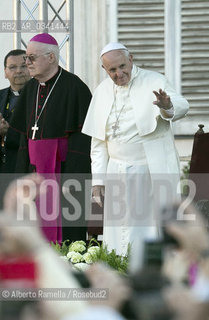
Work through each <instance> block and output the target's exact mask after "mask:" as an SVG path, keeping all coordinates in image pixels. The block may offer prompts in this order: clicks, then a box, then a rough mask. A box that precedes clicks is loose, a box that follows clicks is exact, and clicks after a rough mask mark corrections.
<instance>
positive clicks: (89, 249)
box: [87, 246, 100, 254]
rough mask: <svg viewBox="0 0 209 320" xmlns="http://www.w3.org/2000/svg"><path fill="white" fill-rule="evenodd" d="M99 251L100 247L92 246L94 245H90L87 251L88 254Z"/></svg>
mask: <svg viewBox="0 0 209 320" xmlns="http://www.w3.org/2000/svg"><path fill="white" fill-rule="evenodd" d="M99 251H100V247H98V246H94V247H90V248H88V251H87V252H89V253H90V254H98V253H99Z"/></svg>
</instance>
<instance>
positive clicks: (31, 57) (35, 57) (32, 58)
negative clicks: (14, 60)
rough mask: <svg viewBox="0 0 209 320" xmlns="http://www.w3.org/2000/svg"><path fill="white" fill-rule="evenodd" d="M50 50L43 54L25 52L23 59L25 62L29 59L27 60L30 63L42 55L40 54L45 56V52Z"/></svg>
mask: <svg viewBox="0 0 209 320" xmlns="http://www.w3.org/2000/svg"><path fill="white" fill-rule="evenodd" d="M50 53H51V52H46V53H43V54H38V55H37V54H26V55H24V56H23V59H24V61H25V62H26V60H27V59H29V61H30V62H31V63H33V62H34V61H36V60H37V59H38V58H39V57H42V56H45V55H47V54H50Z"/></svg>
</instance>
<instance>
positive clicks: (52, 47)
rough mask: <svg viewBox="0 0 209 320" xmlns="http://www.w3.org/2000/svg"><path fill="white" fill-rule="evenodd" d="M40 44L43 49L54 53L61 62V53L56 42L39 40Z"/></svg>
mask: <svg viewBox="0 0 209 320" xmlns="http://www.w3.org/2000/svg"><path fill="white" fill-rule="evenodd" d="M39 46H40V48H41V49H43V51H46V52H52V53H54V56H55V59H56V62H57V63H59V54H60V50H59V46H57V45H55V44H48V43H42V42H39Z"/></svg>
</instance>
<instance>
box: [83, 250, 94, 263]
mask: <svg viewBox="0 0 209 320" xmlns="http://www.w3.org/2000/svg"><path fill="white" fill-rule="evenodd" d="M83 259H84V261H86V263H88V264H91V263H93V259H92V254H91V253H89V252H86V253H85V254H84V255H83Z"/></svg>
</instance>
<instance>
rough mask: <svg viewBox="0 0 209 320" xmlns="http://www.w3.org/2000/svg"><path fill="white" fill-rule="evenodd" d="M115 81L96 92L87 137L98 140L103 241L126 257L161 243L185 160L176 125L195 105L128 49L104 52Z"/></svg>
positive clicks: (97, 196)
mask: <svg viewBox="0 0 209 320" xmlns="http://www.w3.org/2000/svg"><path fill="white" fill-rule="evenodd" d="M101 61H102V67H103V68H104V69H105V71H106V72H107V74H108V75H109V77H108V78H107V79H105V80H104V81H102V83H101V84H100V85H99V86H98V87H97V88H96V90H95V92H94V95H93V98H92V101H91V104H90V107H89V111H88V113H87V116H86V119H85V122H84V126H83V130H82V132H83V133H85V134H87V135H89V136H91V137H92V142H91V160H92V174H93V188H92V197H93V199H94V201H96V202H97V203H98V204H99V205H100V206H102V197H103V196H104V199H105V201H104V229H103V242H104V243H105V244H107V246H108V249H109V250H111V249H115V250H116V252H117V253H118V254H125V253H126V250H127V246H128V243H130V244H131V246H132V248H133V249H134V248H135V247H136V242H137V241H138V242H139V240H140V241H141V242H143V241H144V240H146V239H150V238H151V239H153V238H156V237H158V235H159V234H158V233H159V232H158V231H159V228H158V226H159V219H158V218H159V217H158V215H157V212H158V211H159V209H160V207H161V206H162V205H165V204H166V203H167V202H170V201H173V200H175V199H176V197H177V193H178V192H177V189H178V182H179V174H180V170H179V158H178V154H177V152H176V149H175V145H174V138H173V134H172V130H171V122H172V121H175V120H178V119H180V118H182V117H184V116H185V114H186V113H187V111H188V108H189V105H188V102H187V101H186V99H185V98H183V97H182V96H181V95H179V94H177V93H176V92H175V90H174V89H173V88H172V87H171V86H170V84H169V82H168V80H167V79H166V77H165V76H163V75H162V74H160V73H157V72H153V71H148V70H144V69H141V68H139V67H137V66H136V65H135V64H134V63H133V57H132V55H131V54H130V53H129V51H128V49H127V48H126V47H125V46H124V45H123V44H121V43H109V44H107V45H106V46H105V47H104V48H103V50H102V52H101Z"/></svg>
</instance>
